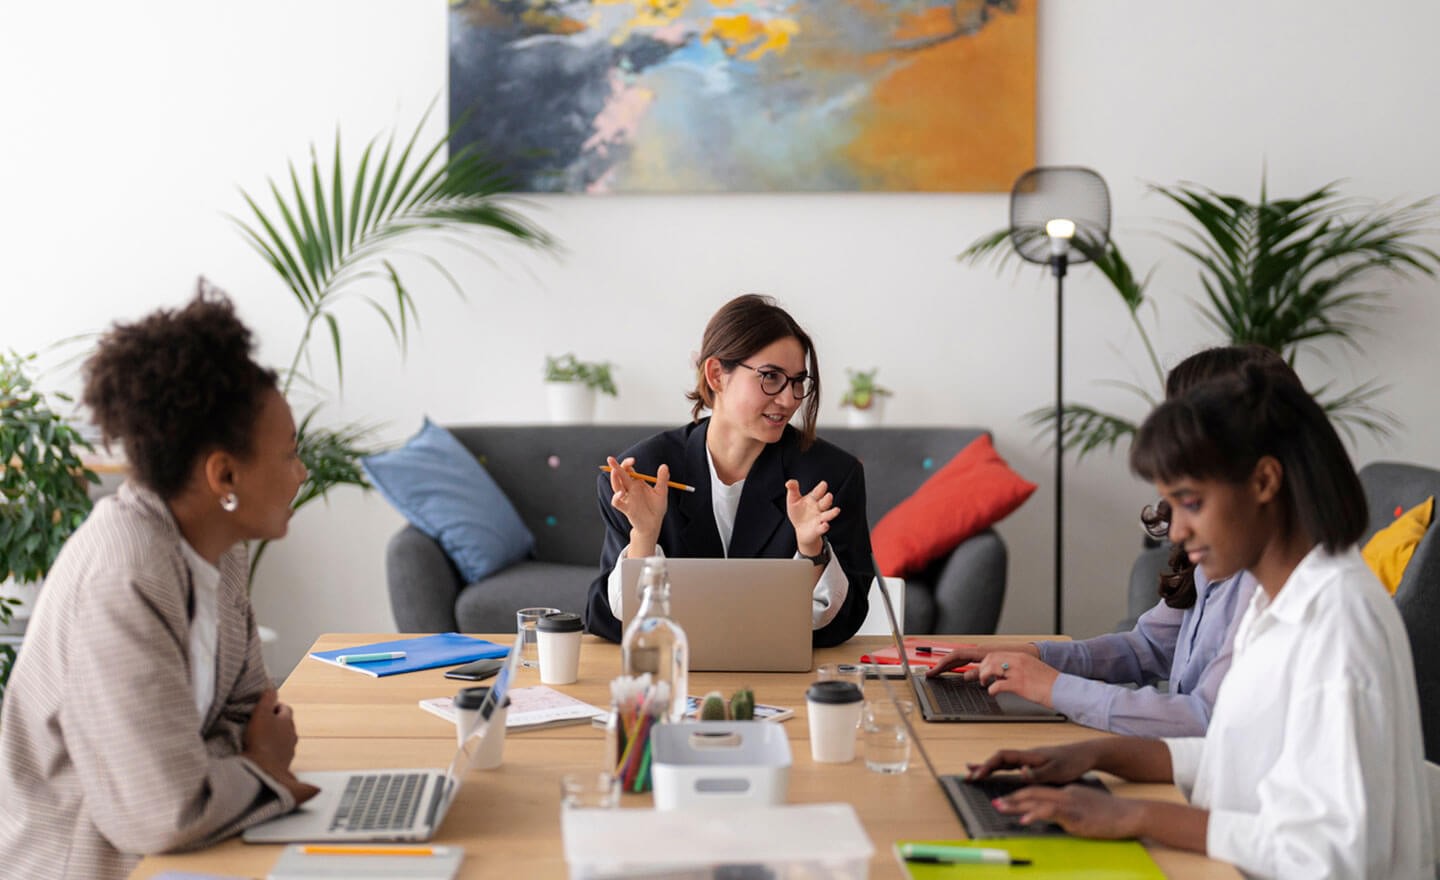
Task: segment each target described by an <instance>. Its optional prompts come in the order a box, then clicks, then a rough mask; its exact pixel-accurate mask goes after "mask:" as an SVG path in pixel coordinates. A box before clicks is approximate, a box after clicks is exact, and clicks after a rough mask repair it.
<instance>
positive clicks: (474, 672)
mask: <svg viewBox="0 0 1440 880" xmlns="http://www.w3.org/2000/svg"><path fill="white" fill-rule="evenodd" d="M504 665H505V661H504V660H476V661H474V662H473V663H466V664H465V665H464V666H457V667H455V668H454V669H447V670H445V677H446V678H458V679H460V680H461V681H484V680H485V679H487V678H493V677H494V676H495V675H496V674H498V673H499V672H500V668H501V667H502V666H504Z"/></svg>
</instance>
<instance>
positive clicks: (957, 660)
mask: <svg viewBox="0 0 1440 880" xmlns="http://www.w3.org/2000/svg"><path fill="white" fill-rule="evenodd" d="M995 651H1011V652H1019V653H1022V654H1029V655H1030V656H1031V657H1039V656H1040V649H1039V648H1037V647H1035V645H1034V644H1033V643H1029V642H1013V643H1010V644H1004V645H966V646H964V647H962V648H956V649H955V650H953V651H951V652H950V653H949V654H946V655H945V657H944V659H942V660H941V661H940V662H939V663H936V664H935V665H934V666H933V667H932V668H931V669H930V671H929V672H927V673H925V676H926V677H927V678H934V677H935V676H937V675H939V674H940V673H942V672H949V671H950V670H952V669H954V668H955V667H957V666H964V665H965V664H967V663H979V662H980V661H981V660H984V659H985V655H987V654H990V653H992V652H995Z"/></svg>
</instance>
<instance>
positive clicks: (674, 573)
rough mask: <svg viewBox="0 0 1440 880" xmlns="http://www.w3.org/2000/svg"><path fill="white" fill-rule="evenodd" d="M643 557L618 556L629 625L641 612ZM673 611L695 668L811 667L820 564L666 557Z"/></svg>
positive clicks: (782, 669) (621, 612) (777, 669)
mask: <svg viewBox="0 0 1440 880" xmlns="http://www.w3.org/2000/svg"><path fill="white" fill-rule="evenodd" d="M644 565H645V560H643V559H622V560H620V583H621V591H620V609H619V612H618V616H619V618H620V622H621V623H622V624H623V625H624V626H629V625H630V621H631V620H633V619H634V618H635V615H636V613H637V612H639V610H640V587H639V584H640V569H641V568H642V567H644ZM665 565H666V568H667V570H668V571H669V574H670V616H671V617H672V618H673V619H674V620H675V622H676V623H678V624H680V628H681V629H683V630H685V638H686V640H687V641H688V642H689V643H690V669H691V670H700V671H711V672H809V671H810V668H811V666H812V665H813V656H814V650H813V648H812V643H811V633H812V628H811V614H810V609H811V606H812V594H813V592H814V589H815V564H814V563H812V562H811V561H810V560H808V559H666V560H665Z"/></svg>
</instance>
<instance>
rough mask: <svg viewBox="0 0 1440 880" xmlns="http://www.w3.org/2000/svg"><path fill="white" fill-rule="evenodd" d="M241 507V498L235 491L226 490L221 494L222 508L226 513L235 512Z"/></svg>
mask: <svg viewBox="0 0 1440 880" xmlns="http://www.w3.org/2000/svg"><path fill="white" fill-rule="evenodd" d="M239 508H240V499H239V498H236V497H235V493H234V492H226V493H225V494H224V495H221V496H220V509H221V510H223V511H225V512H226V513H234V512H235V511H236V510H238V509H239Z"/></svg>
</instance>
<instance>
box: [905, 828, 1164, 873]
mask: <svg viewBox="0 0 1440 880" xmlns="http://www.w3.org/2000/svg"><path fill="white" fill-rule="evenodd" d="M907 843H918V844H941V845H943V846H953V847H978V848H983V849H1003V850H1005V851H1006V852H1008V853H1009V854H1010V857H1011V858H1012V859H1024V860H1025V861H1027V862H1029V864H1028V865H975V864H964V863H958V862H957V863H951V864H926V863H924V862H906V861H905V860H904V859H903V858H901V856H900V847H901V846H902V845H904V844H907ZM894 850H895V857H896V858H897V859H899V860H900V865H901V867H902V868H903V869H904V870H905V872H906V873H907V874H908V875H909V876H910V880H947V878H951V877H954V878H964V877H1017V878H1024V880H1051V878H1055V880H1061V878H1069V880H1074V878H1077V877H1097V878H1098V877H1103V878H1105V880H1164V877H1165V873H1164V872H1163V871H1161V870H1160V866H1159V865H1157V864H1155V860H1154V859H1152V858H1150V853H1148V852H1146V850H1145V847H1144V845H1143V844H1141V843H1139V842H1138V841H1134V840H1085V839H1083V838H1079V837H1016V838H998V839H993V840H985V841H975V840H897V841H896V842H895V846H894Z"/></svg>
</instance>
